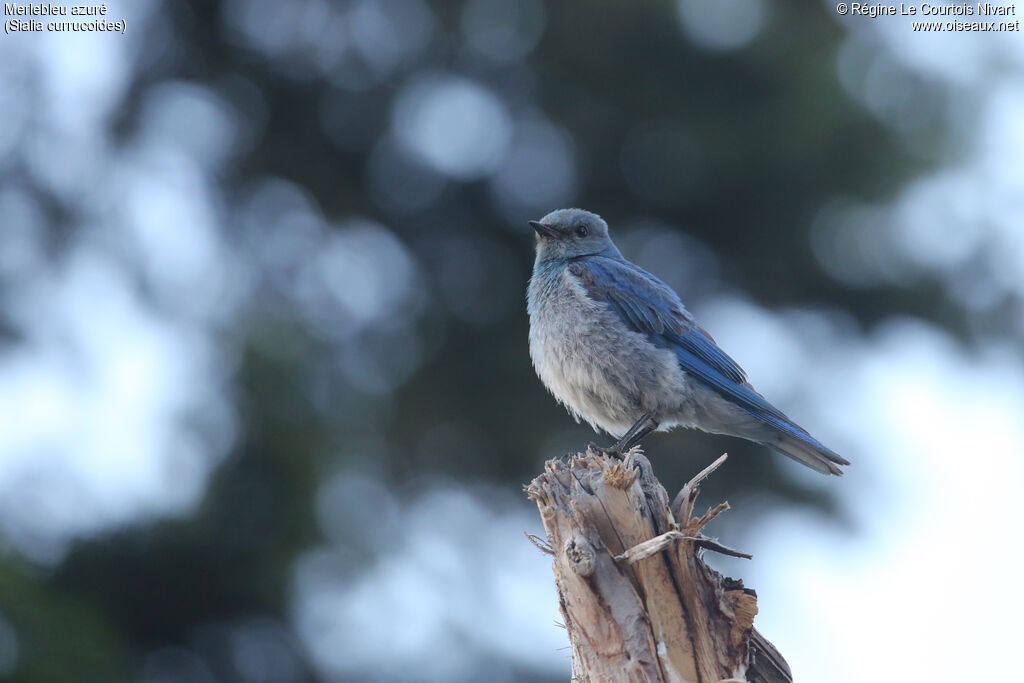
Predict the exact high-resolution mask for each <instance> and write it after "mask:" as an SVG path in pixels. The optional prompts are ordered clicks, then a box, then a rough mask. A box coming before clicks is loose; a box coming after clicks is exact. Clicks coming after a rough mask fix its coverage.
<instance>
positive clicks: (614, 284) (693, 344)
mask: <svg viewBox="0 0 1024 683" xmlns="http://www.w3.org/2000/svg"><path fill="white" fill-rule="evenodd" d="M569 271H570V272H571V273H572V274H573V275H575V276H576V277H577V278H578V279H579V281H580V283H581V284H582V285H583V287H584V288H585V289H586V291H587V294H588V295H589V296H590V298H591V299H594V300H595V301H603V302H605V303H607V304H608V305H609V306H610V307H611V308H612V310H614V311H615V312H616V313H618V314H619V316H621V317H622V319H623V321H625V323H626V324H627V325H629V327H630V328H632V329H633V330H635V331H637V332H640V333H642V334H646V335H647V336H648V338H649V339H650V340H651V342H652V343H654V344H656V345H657V346H660V347H662V348H670V349H672V350H673V351H674V352H675V354H676V358H678V359H679V365H680V367H682V368H683V370H685V371H686V372H688V373H689V374H690V375H691V376H693V377H694V378H695V379H697V381H699V382H701V383H703V384H704V385H705V386H707V387H709V388H711V389H713V390H714V391H716V392H718V394H720V395H721V396H723V397H725V398H727V399H729V400H730V401H732V402H733V403H735V404H736V405H738V406H740V407H741V408H743V409H744V410H746V411H747V412H748V413H750V414H751V415H753V416H754V417H756V418H758V419H759V420H762V421H763V422H765V423H767V424H770V425H772V426H773V427H776V428H777V429H780V430H781V431H783V432H784V433H786V434H790V435H792V436H795V437H797V438H799V439H800V440H803V441H807V442H810V443H812V444H813V445H814V446H815V447H820V448H822V449H825V450H826V451H827V450H828V449H827V448H825V446H823V445H821V444H820V443H819V442H818V441H817V440H815V439H813V438H812V437H811V436H810V435H808V434H807V432H805V431H804V430H803V429H801V428H800V427H799V426H797V425H795V424H793V422H792V421H790V420H789V418H787V417H786V416H785V415H784V414H783V413H782V412H781V411H779V409H778V408H776V407H775V406H773V405H771V404H770V403H768V401H766V400H765V399H764V398H763V397H762V396H761V395H760V394H758V393H757V392H756V391H754V390H753V389H752V388H751V387H750V385H749V384H747V377H746V373H745V372H743V369H742V368H741V367H740V366H739V364H737V363H736V361H734V360H733V359H732V358H730V357H729V356H728V354H726V353H725V352H724V351H722V349H720V348H718V345H717V344H715V342H714V340H713V339H712V338H711V337H710V336H709V335H708V334H707V333H706V332H705V331H704V330H703V329H701V328H700V327H699V326H698V325H697V323H696V322H695V321H694V319H693V316H691V315H690V313H689V312H688V311H687V310H686V308H684V307H683V304H682V302H681V301H680V300H679V297H678V296H676V293H675V292H673V291H672V288H671V287H669V286H668V285H666V284H665V283H664V282H662V281H661V280H659V279H658V278H656V277H654V276H653V275H651V274H650V273H648V272H647V271H645V270H643V269H642V268H640V267H639V266H636V265H634V264H632V263H629V262H628V261H625V260H618V259H613V258H607V257H604V256H592V257H589V258H586V259H581V260H579V261H576V262H574V263H571V264H570V265H569ZM829 452H830V453H831V451H829Z"/></svg>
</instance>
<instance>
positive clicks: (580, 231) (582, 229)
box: [576, 225, 590, 237]
mask: <svg viewBox="0 0 1024 683" xmlns="http://www.w3.org/2000/svg"><path fill="white" fill-rule="evenodd" d="M576 234H577V235H579V236H580V237H586V236H587V235H589V234H590V229H589V228H588V227H587V226H585V225H577V226H576Z"/></svg>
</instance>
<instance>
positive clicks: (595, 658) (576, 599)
mask: <svg viewBox="0 0 1024 683" xmlns="http://www.w3.org/2000/svg"><path fill="white" fill-rule="evenodd" d="M724 460H725V456H722V457H721V458H719V459H718V460H717V461H716V462H715V463H713V464H712V465H710V466H709V467H708V468H706V469H705V470H704V471H703V472H701V473H700V474H698V475H697V476H696V477H694V478H693V480H691V481H690V483H688V484H687V485H686V486H684V487H683V490H682V491H680V492H679V495H678V496H676V498H675V500H674V501H673V502H672V505H671V508H670V505H669V499H668V494H666V492H665V489H664V487H662V485H661V484H660V483H659V482H658V480H657V479H656V478H655V477H654V473H653V472H652V470H651V464H650V462H649V461H648V460H647V458H645V457H644V456H643V455H642V454H641V453H640V452H639V451H637V450H634V451H633V452H632V453H630V454H629V455H628V456H627V457H626V458H625V460H617V459H615V458H613V457H610V456H607V455H605V454H602V453H595V452H589V453H587V454H586V455H582V454H581V455H577V456H573V457H570V458H569V460H568V461H567V462H566V461H563V460H550V461H548V462H547V464H546V465H545V468H544V474H542V475H540V476H539V477H537V478H536V479H534V480H533V482H531V483H530V485H529V486H528V487H527V493H528V495H529V496H530V498H532V499H533V500H535V501H537V507H538V508H539V509H540V514H541V519H542V520H543V522H544V530H545V531H546V532H547V546H548V548H547V549H546V551H548V552H551V554H552V555H553V556H554V572H555V584H556V586H557V588H558V597H559V603H560V607H561V610H562V615H563V616H564V618H565V626H566V629H567V630H568V633H569V640H570V643H571V644H572V665H573V682H574V683H604V682H605V681H616V682H617V681H636V682H637V683H641V682H647V681H658V682H663V683H669V682H672V683H676V682H685V683H720V682H721V681H751V682H755V683H783V682H785V683H790V682H791V681H792V676H791V675H790V673H789V667H788V666H787V665H786V662H785V660H783V658H782V657H781V655H779V653H778V652H777V651H776V650H775V648H774V647H772V645H771V644H770V643H768V641H766V640H764V638H763V637H762V636H761V635H760V634H759V633H758V632H757V631H756V630H755V629H754V627H753V623H754V615H755V614H757V595H756V594H755V593H754V591H752V590H751V589H749V588H744V586H743V582H742V581H734V580H732V579H726V578H724V577H722V576H721V575H720V574H718V573H717V572H715V571H714V570H712V569H710V568H709V567H708V566H707V565H705V564H704V562H703V560H702V559H701V552H702V550H703V549H705V548H707V549H712V550H717V551H719V552H725V553H728V554H732V555H738V556H741V557H749V556H746V555H744V554H743V553H739V552H737V551H734V550H730V549H729V548H726V547H725V546H722V545H719V544H718V543H717V542H716V541H715V540H714V539H711V538H708V537H706V536H704V535H703V533H702V531H701V530H702V528H703V527H704V525H705V524H707V523H708V522H709V521H711V519H713V518H714V517H715V516H716V515H718V514H719V513H720V512H723V511H724V510H726V509H728V505H727V504H725V503H722V504H720V505H717V506H714V507H713V508H711V509H709V510H708V511H707V512H706V513H704V514H703V515H700V516H697V517H694V512H693V509H694V504H695V502H696V500H697V493H698V484H699V482H700V481H701V480H702V479H704V477H706V476H708V475H709V474H710V473H711V472H713V471H714V469H716V468H717V467H718V466H719V465H720V464H721V463H722V462H724ZM677 518H678V520H680V521H679V522H678V523H677V521H676V520H677ZM534 542H536V541H534Z"/></svg>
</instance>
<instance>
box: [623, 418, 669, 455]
mask: <svg viewBox="0 0 1024 683" xmlns="http://www.w3.org/2000/svg"><path fill="white" fill-rule="evenodd" d="M657 428H658V421H657V420H655V419H654V416H653V415H651V414H650V413H644V414H643V415H641V416H640V419H639V420H637V421H636V424H634V425H633V426H632V427H630V428H629V431H628V432H626V433H625V434H623V435H622V438H621V439H619V440H618V441H617V442H616V443H615V445H614V446H612V449H613V450H616V451H618V452H619V453H622V454H625V453H628V452H629V449H631V448H632V447H633V446H635V445H637V444H638V443H640V441H641V440H642V439H643V438H644V437H645V436H647V435H648V434H650V433H651V432H653V431H654V430H655V429H657Z"/></svg>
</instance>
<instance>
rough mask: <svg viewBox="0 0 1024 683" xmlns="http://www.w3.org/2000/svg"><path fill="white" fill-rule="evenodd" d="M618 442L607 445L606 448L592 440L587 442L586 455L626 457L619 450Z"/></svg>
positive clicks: (618, 458) (617, 458)
mask: <svg viewBox="0 0 1024 683" xmlns="http://www.w3.org/2000/svg"><path fill="white" fill-rule="evenodd" d="M617 446H618V444H615V445H613V446H609V447H608V448H602V447H601V446H598V445H597V444H596V443H594V442H593V441H588V442H587V455H606V456H608V457H609V458H615V459H616V460H623V459H625V457H626V453H625V452H624V451H621V450H619V448H618V447H617Z"/></svg>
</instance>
